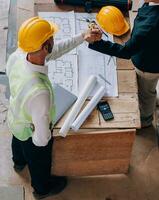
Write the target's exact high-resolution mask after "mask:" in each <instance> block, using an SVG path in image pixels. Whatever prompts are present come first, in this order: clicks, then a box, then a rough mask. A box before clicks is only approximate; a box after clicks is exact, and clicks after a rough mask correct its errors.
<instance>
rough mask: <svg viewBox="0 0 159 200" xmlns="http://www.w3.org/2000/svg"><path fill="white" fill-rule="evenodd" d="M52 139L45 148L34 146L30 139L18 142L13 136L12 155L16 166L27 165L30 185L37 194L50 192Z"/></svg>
mask: <svg viewBox="0 0 159 200" xmlns="http://www.w3.org/2000/svg"><path fill="white" fill-rule="evenodd" d="M52 145H53V138H52V139H51V140H50V141H49V143H48V145H47V146H45V147H38V146H35V145H34V144H33V142H32V138H29V139H28V140H27V141H20V140H18V139H17V138H15V137H14V136H13V139H12V153H13V162H14V163H15V164H16V165H25V164H28V168H29V172H30V176H31V185H32V187H33V188H34V189H35V191H36V192H38V193H39V194H46V193H48V192H49V190H50V185H49V180H50V177H51V154H52Z"/></svg>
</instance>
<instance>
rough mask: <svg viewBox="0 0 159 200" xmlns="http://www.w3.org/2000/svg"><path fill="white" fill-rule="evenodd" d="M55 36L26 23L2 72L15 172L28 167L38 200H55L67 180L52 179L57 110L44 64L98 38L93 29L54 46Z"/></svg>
mask: <svg viewBox="0 0 159 200" xmlns="http://www.w3.org/2000/svg"><path fill="white" fill-rule="evenodd" d="M57 31H58V28H57V26H56V25H55V24H53V23H49V22H47V21H46V20H44V19H42V18H40V17H33V18H30V19H28V20H27V21H25V22H24V23H23V24H22V25H21V27H20V29H19V32H18V47H19V48H18V49H17V50H16V51H15V52H14V53H13V54H12V55H11V56H10V57H9V59H8V62H7V68H6V71H7V75H8V77H9V85H10V92H11V96H10V106H9V110H8V125H9V128H10V131H11V132H12V134H13V139H12V153H13V162H14V169H15V170H16V171H17V172H19V171H21V170H22V169H23V168H24V167H25V166H26V164H27V165H28V168H29V172H30V175H31V185H32V187H33V188H34V192H33V195H34V196H35V198H36V199H42V198H44V197H46V196H49V195H53V194H58V193H59V192H61V191H62V190H63V189H64V188H65V186H66V184H67V179H66V178H65V177H58V176H51V152H52V145H53V137H52V133H51V130H52V126H53V122H54V119H55V106H54V97H53V90H52V86H51V83H50V81H49V79H48V76H47V72H48V67H47V64H46V61H49V60H50V59H56V58H58V57H60V56H62V55H63V54H65V53H67V52H68V51H70V50H72V49H73V48H75V47H76V46H77V45H79V44H81V43H82V42H83V41H84V40H85V41H88V42H92V41H94V40H100V37H101V36H100V35H99V34H98V33H99V29H96V28H94V29H92V30H87V31H86V32H84V33H80V34H78V35H75V36H74V37H72V38H69V39H67V40H63V41H61V42H59V43H58V44H57V45H54V41H53V37H54V35H55V34H56V32H57ZM64 164H65V163H64Z"/></svg>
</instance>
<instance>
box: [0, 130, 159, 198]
mask: <svg viewBox="0 0 159 200" xmlns="http://www.w3.org/2000/svg"><path fill="white" fill-rule="evenodd" d="M137 134H138V135H137V136H136V140H135V143H134V146H133V151H132V158H131V164H130V169H129V173H128V174H126V175H124V174H122V175H108V176H100V177H84V178H82V177H76V178H71V177H69V183H68V186H67V188H66V189H65V190H64V191H63V192H62V193H61V194H59V195H57V196H54V197H50V198H46V199H47V200H159V196H158V190H159V178H158V172H159V152H158V149H157V144H156V137H155V129H154V127H150V128H147V129H143V130H139V131H137ZM10 143H11V136H10V135H9V134H1V135H0V158H1V162H0V186H7V185H23V186H24V187H25V198H26V200H33V199H34V198H33V197H32V188H31V186H30V178H29V173H28V169H27V168H26V169H25V170H24V171H23V172H22V173H20V174H17V173H15V172H14V170H13V168H12V166H13V163H12V160H11V148H10Z"/></svg>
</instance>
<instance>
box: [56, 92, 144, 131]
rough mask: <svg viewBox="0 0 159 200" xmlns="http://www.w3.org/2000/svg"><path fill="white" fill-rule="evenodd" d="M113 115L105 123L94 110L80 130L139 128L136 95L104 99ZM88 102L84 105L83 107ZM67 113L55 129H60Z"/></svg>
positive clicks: (124, 94) (125, 94)
mask: <svg viewBox="0 0 159 200" xmlns="http://www.w3.org/2000/svg"><path fill="white" fill-rule="evenodd" d="M105 99H106V100H107V101H108V102H109V104H110V107H111V110H112V112H113V114H114V119H113V120H110V121H107V122H105V121H104V120H103V117H102V116H101V114H100V113H99V112H98V110H97V109H96V108H95V109H94V110H93V112H92V113H91V114H90V115H89V117H88V118H87V120H86V121H85V122H84V123H83V125H82V127H81V128H80V129H94V128H95V129H103V128H140V126H141V125H140V112H139V105H138V96H137V94H133V93H130V94H127V93H122V94H120V95H119V97H118V98H105ZM87 103H88V102H86V103H85V106H86V104H87ZM68 113H69V111H68V112H67V113H66V114H65V115H64V116H63V117H62V119H61V120H60V121H59V123H58V124H57V125H56V126H55V129H59V128H61V126H62V124H63V122H64V121H65V119H66V117H67V115H68Z"/></svg>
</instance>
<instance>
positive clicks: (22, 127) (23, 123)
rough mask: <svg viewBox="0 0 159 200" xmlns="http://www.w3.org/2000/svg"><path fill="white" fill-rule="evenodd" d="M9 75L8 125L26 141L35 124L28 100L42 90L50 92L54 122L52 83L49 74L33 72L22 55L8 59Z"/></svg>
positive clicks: (51, 120)
mask: <svg viewBox="0 0 159 200" xmlns="http://www.w3.org/2000/svg"><path fill="white" fill-rule="evenodd" d="M7 75H8V77H9V85H10V93H11V96H10V106H9V109H8V126H9V129H10V131H11V132H12V134H13V135H14V136H15V137H16V138H17V139H19V140H21V141H25V140H27V139H28V138H29V137H32V134H33V130H34V124H33V122H32V116H31V115H29V113H28V112H27V111H26V109H25V103H26V101H27V100H28V99H29V98H31V96H33V95H34V94H36V93H39V91H41V90H48V91H49V93H50V102H52V106H50V110H49V122H50V124H53V123H54V119H55V105H54V104H53V102H54V97H53V90H52V85H51V83H50V81H49V79H48V76H47V75H45V74H42V73H40V72H33V71H31V70H30V69H28V67H27V66H26V60H25V59H24V58H22V57H18V59H14V62H10V61H8V63H7Z"/></svg>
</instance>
